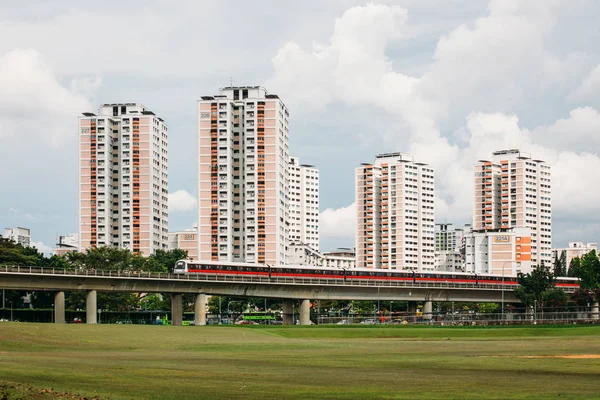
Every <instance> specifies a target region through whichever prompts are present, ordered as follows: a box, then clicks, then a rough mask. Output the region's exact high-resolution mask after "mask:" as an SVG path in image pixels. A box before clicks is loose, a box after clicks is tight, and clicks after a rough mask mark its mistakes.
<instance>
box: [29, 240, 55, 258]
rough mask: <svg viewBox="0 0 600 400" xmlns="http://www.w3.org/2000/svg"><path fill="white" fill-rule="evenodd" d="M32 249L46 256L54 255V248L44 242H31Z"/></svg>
mask: <svg viewBox="0 0 600 400" xmlns="http://www.w3.org/2000/svg"><path fill="white" fill-rule="evenodd" d="M31 247H35V248H36V249H37V250H38V251H39V252H40V253H42V254H44V255H45V256H50V255H52V247H51V246H48V245H46V244H44V243H43V242H31Z"/></svg>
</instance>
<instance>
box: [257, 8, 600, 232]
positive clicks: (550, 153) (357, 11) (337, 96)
mask: <svg viewBox="0 0 600 400" xmlns="http://www.w3.org/2000/svg"><path fill="white" fill-rule="evenodd" d="M563 4H565V3H564V2H562V1H541V0H540V1H531V2H520V1H516V0H511V1H505V0H502V1H496V0H493V1H490V3H489V7H488V8H489V13H488V15H486V16H484V17H481V18H478V19H477V20H475V21H474V22H473V23H472V24H464V25H461V26H459V27H458V28H456V29H454V30H453V31H451V32H449V33H448V34H447V35H445V36H443V37H442V38H441V39H440V40H439V42H438V44H437V46H436V48H435V52H434V54H433V56H432V62H431V65H430V67H429V69H428V71H427V72H425V73H424V74H422V75H421V76H408V75H406V74H403V73H401V72H399V71H397V70H396V69H394V66H393V64H392V63H391V62H390V61H389V60H388V58H387V56H386V53H385V51H386V47H387V46H389V45H390V43H392V42H394V41H398V40H399V39H401V37H402V32H403V29H404V27H405V23H406V18H407V17H406V11H405V10H403V9H402V8H400V7H397V6H385V5H372V4H370V5H368V6H365V7H354V8H352V9H349V10H347V11H346V12H345V13H344V14H343V15H342V17H341V18H339V19H338V20H336V23H335V28H334V32H333V34H332V36H331V40H330V41H329V43H328V44H327V45H319V46H316V45H313V48H312V49H311V50H304V49H302V48H301V47H300V46H299V45H297V44H296V43H293V42H292V43H287V44H286V45H285V46H284V47H282V48H281V50H280V51H279V52H278V53H277V55H276V57H275V58H274V59H273V65H274V68H275V74H274V76H273V78H272V79H271V82H269V85H270V87H271V86H272V87H274V88H275V89H276V90H277V91H278V93H290V94H291V101H292V102H293V103H295V108H300V105H302V106H303V107H304V106H306V107H307V109H308V110H310V107H315V106H319V107H321V106H323V104H327V103H331V102H341V103H344V104H346V105H348V106H350V107H353V106H359V105H360V106H363V105H369V106H375V107H378V108H380V109H382V110H385V111H387V112H388V113H390V114H392V115H396V116H398V118H400V119H401V120H402V121H401V122H402V123H404V124H405V125H406V126H408V128H409V131H410V132H409V135H408V139H409V141H410V143H411V145H410V148H409V149H407V148H406V147H402V146H403V145H404V144H405V143H406V141H407V138H406V136H405V135H397V136H396V137H392V138H390V136H389V135H381V134H379V133H378V132H372V134H373V135H377V136H378V137H379V138H380V139H381V140H382V141H384V142H385V144H386V146H389V148H390V151H391V150H405V151H406V150H409V151H410V152H411V153H412V154H413V155H414V156H415V158H416V159H418V160H419V161H422V162H427V163H430V164H431V165H432V166H433V167H434V168H435V170H436V191H437V199H436V200H437V201H436V205H437V210H436V218H437V219H438V220H440V219H441V220H444V219H453V220H455V221H468V220H470V219H471V214H472V197H473V196H472V193H473V188H472V182H473V167H472V166H473V164H474V163H476V162H477V160H479V159H482V158H491V155H492V152H493V151H496V150H501V149H505V148H520V149H521V150H522V151H524V152H528V153H531V154H532V155H533V156H534V157H535V158H542V159H545V160H546V161H547V162H548V163H549V164H550V165H551V166H552V168H553V187H554V191H553V193H554V194H553V206H554V213H555V215H556V214H559V215H574V216H585V215H587V214H589V213H591V212H594V210H595V208H596V207H597V204H600V192H598V191H595V190H585V193H582V194H581V195H579V194H578V195H577V196H574V193H578V192H580V191H582V190H584V189H583V188H595V187H598V184H599V183H600V179H599V178H598V177H597V176H596V175H595V174H594V173H593V172H592V171H595V170H597V168H599V167H600V158H599V157H598V155H597V154H594V152H597V151H598V150H596V149H597V148H598V140H599V139H598V138H599V137H600V135H598V132H599V130H598V127H599V123H600V116H599V113H598V111H597V110H595V109H593V108H590V107H582V108H578V109H575V110H572V111H571V113H570V115H569V117H568V118H566V119H559V120H557V121H555V122H553V123H552V124H551V125H549V126H541V127H539V128H536V129H533V130H532V131H530V130H528V129H527V128H525V127H522V126H521V125H520V124H519V118H518V116H517V115H518V112H517V111H518V110H521V109H526V108H527V107H531V104H534V105H537V106H538V107H540V105H539V104H540V103H541V99H543V97H544V96H545V95H546V93H547V92H548V91H551V90H564V87H565V85H566V84H567V83H566V81H568V80H569V79H572V73H573V71H575V70H577V68H579V64H580V63H581V61H582V58H581V57H578V56H577V55H574V54H560V56H558V55H557V54H554V53H553V52H552V51H550V50H549V49H548V47H547V43H546V40H547V38H548V37H549V35H550V34H551V32H552V30H553V29H554V27H555V23H556V20H557V16H558V15H559V14H560V7H561V6H562V5H563ZM380 27H381V29H380ZM365 29H367V30H370V31H372V32H377V34H375V33H373V34H372V35H362V32H363V31H364V30H365ZM303 92H304V93H303ZM315 94H316V95H318V98H319V101H314V97H312V96H313V95H315ZM287 98H288V97H287V96H286V99H287ZM461 113H462V115H463V116H464V115H467V116H466V119H465V120H464V122H465V125H464V126H463V127H462V128H460V129H458V130H457V136H456V137H445V136H444V135H443V134H442V133H441V132H440V129H439V125H440V123H441V122H442V121H447V120H448V119H454V120H460V118H461V117H460V115H461ZM584 149H585V150H586V151H587V152H584V151H583V150H584ZM574 197H576V198H574ZM348 213H349V210H348V209H347V208H346V207H344V208H341V209H337V210H333V209H328V210H326V211H324V212H323V213H322V218H321V220H322V225H323V228H322V235H323V236H324V237H327V236H337V235H343V234H344V232H347V231H348V230H350V229H353V228H351V227H350V226H349V225H346V226H343V227H340V226H339V225H337V222H338V221H339V220H344V221H350V220H349V219H345V218H344V217H343V216H344V215H347V214H348ZM352 222H353V223H354V218H352ZM325 226H326V227H325ZM346 234H347V235H349V233H348V232H347V233H346Z"/></svg>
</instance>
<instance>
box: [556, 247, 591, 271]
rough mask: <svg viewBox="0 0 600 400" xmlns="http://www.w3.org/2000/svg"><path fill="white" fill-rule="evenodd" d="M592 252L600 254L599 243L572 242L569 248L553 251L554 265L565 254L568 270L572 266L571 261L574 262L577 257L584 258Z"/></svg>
mask: <svg viewBox="0 0 600 400" xmlns="http://www.w3.org/2000/svg"><path fill="white" fill-rule="evenodd" d="M592 250H595V251H596V253H598V243H583V242H570V243H569V247H566V248H557V249H552V263H554V262H555V261H556V260H557V259H560V257H561V255H562V253H563V252H564V253H565V255H566V261H567V265H566V267H567V270H568V269H569V265H571V261H573V259H574V258H575V257H582V256H584V255H585V254H587V253H589V252H590V251H592Z"/></svg>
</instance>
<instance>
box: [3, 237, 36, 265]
mask: <svg viewBox="0 0 600 400" xmlns="http://www.w3.org/2000/svg"><path fill="white" fill-rule="evenodd" d="M43 257H44V256H43V255H41V254H40V253H38V251H37V250H36V249H35V248H27V247H23V246H22V245H20V244H17V243H15V242H13V241H12V240H10V239H5V238H2V237H0V265H7V266H36V265H39V263H40V261H41V259H42V258H43Z"/></svg>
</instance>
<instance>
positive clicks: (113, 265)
mask: <svg viewBox="0 0 600 400" xmlns="http://www.w3.org/2000/svg"><path fill="white" fill-rule="evenodd" d="M185 258H187V251H184V250H178V249H175V250H168V251H164V250H157V251H156V253H155V254H152V255H151V256H149V257H143V256H141V255H139V254H134V253H132V252H131V251H129V250H127V249H121V248H118V247H98V248H94V249H90V250H88V251H86V252H83V253H77V252H70V253H67V254H65V255H61V256H57V255H53V256H51V257H46V256H44V254H42V253H40V252H39V251H38V250H37V249H36V248H35V247H24V246H22V245H20V244H17V243H15V242H13V241H11V240H9V239H6V238H2V237H1V236H0V266H5V265H6V266H36V267H45V268H59V269H66V270H96V271H103V270H104V271H108V270H111V271H116V270H118V271H129V272H160V273H168V272H172V271H173V267H174V265H175V262H176V261H177V260H181V259H185ZM24 298H25V299H27V300H28V301H30V305H31V307H33V308H51V307H52V306H53V303H54V293H52V292H46V291H36V292H30V293H27V292H23V291H17V290H6V291H4V293H3V299H2V300H3V304H4V305H6V304H13V305H14V306H15V307H17V306H19V307H22V306H23V299H24ZM188 300H190V299H188ZM97 301H98V308H99V309H102V310H109V311H129V310H135V309H148V310H168V309H170V308H171V296H170V295H164V296H163V295H161V294H158V293H153V294H145V295H144V294H142V295H140V294H136V293H98V298H97ZM190 302H191V301H190ZM65 303H66V304H65V306H66V307H67V309H71V310H77V309H81V310H83V309H85V293H84V292H67V293H66V294H65Z"/></svg>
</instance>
